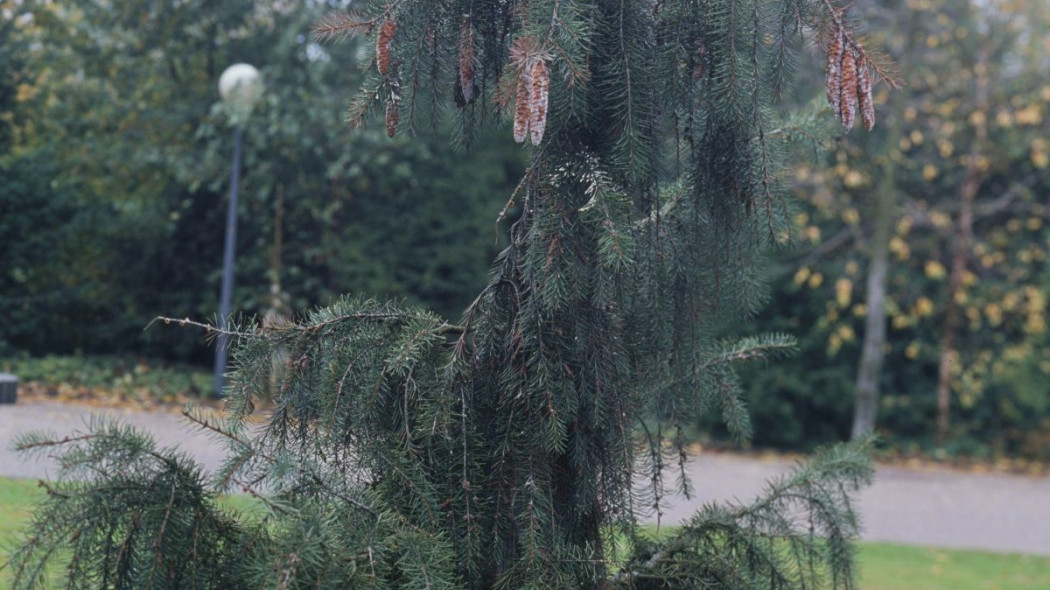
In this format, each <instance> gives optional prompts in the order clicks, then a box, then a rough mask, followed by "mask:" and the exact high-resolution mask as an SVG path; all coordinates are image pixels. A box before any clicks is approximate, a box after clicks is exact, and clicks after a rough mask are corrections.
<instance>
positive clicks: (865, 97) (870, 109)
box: [857, 55, 875, 131]
mask: <svg viewBox="0 0 1050 590" xmlns="http://www.w3.org/2000/svg"><path fill="white" fill-rule="evenodd" d="M857 101H858V102H859V103H860V118H861V120H862V121H864V128H865V129H867V130H868V131H871V130H872V129H873V128H874V127H875V101H874V100H873V99H872V97H871V72H869V71H868V61H867V60H866V59H864V56H863V55H862V56H860V57H859V58H857Z"/></svg>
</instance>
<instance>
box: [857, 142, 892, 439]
mask: <svg viewBox="0 0 1050 590" xmlns="http://www.w3.org/2000/svg"><path fill="white" fill-rule="evenodd" d="M895 169H896V164H894V162H893V161H892V160H890V159H887V161H886V167H885V168H884V173H885V174H884V176H883V178H882V182H881V185H880V186H879V191H878V195H877V197H876V198H877V201H876V203H875V232H874V235H873V236H872V244H871V258H870V260H869V261H868V274H867V290H866V292H865V302H864V303H865V305H866V306H867V308H868V315H867V317H866V318H865V322H864V344H863V347H862V349H861V355H860V366H859V367H858V368H857V389H856V404H855V405H854V407H853V431H852V434H851V437H852V438H854V439H856V438H858V437H861V436H864V435H866V434H868V433H869V432H871V431H872V430H874V429H875V416H876V414H877V413H878V407H879V376H880V374H881V373H882V361H883V359H884V358H885V356H886V355H885V353H884V352H883V347H884V345H885V344H886V275H887V274H888V273H889V266H890V261H889V240H890V228H891V226H892V225H893V207H894V204H895V202H896V190H897V187H896V182H895V180H896V178H895V176H896V175H895V172H896V170H895Z"/></svg>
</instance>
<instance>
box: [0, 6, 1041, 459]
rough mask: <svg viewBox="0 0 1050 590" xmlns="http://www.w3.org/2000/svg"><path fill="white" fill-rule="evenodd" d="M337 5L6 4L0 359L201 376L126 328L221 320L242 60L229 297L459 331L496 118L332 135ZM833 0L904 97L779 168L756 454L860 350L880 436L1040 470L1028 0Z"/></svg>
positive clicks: (1031, 10) (1037, 23) (755, 406)
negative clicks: (225, 77)
mask: <svg viewBox="0 0 1050 590" xmlns="http://www.w3.org/2000/svg"><path fill="white" fill-rule="evenodd" d="M342 5H343V3H342V2H335V1H333V2H306V3H292V2H280V1H275V0H266V1H249V0H232V1H226V0H224V1H221V2H220V1H217V0H186V1H184V2H179V3H144V2H138V1H134V0H114V1H112V2H105V3H103V2H77V3H64V2H51V1H43V0H0V260H2V261H3V262H2V266H0V318H2V319H0V356H2V357H4V358H5V359H6V360H5V361H4V366H6V367H8V368H14V369H19V368H22V369H24V370H25V371H27V374H30V373H32V374H34V375H35V374H36V373H34V371H36V372H38V373H39V372H40V371H44V372H47V371H51V372H52V373H54V375H66V376H68V380H75V379H76V375H78V374H82V373H78V372H77V371H75V370H73V369H71V368H69V367H66V366H65V365H62V361H58V360H54V359H53V357H46V355H56V354H57V355H71V354H72V355H76V354H81V355H88V356H85V357H83V359H81V360H82V362H83V363H85V364H96V365H99V366H101V367H103V369H102V372H101V374H103V375H104V377H101V378H102V379H103V380H110V381H112V380H114V379H119V378H121V374H123V373H122V371H123V372H124V373H134V371H135V370H136V369H135V367H137V366H142V365H143V362H132V363H130V364H126V366H125V365H122V364H121V362H119V361H114V360H112V359H113V358H114V357H112V356H107V357H97V356H90V355H122V354H123V355H128V354H130V355H133V356H138V357H144V358H146V357H148V358H150V359H155V360H151V361H150V362H148V363H145V366H149V367H154V366H162V365H163V364H164V363H174V362H190V363H196V364H197V365H199V366H206V364H207V362H208V360H209V359H210V353H209V350H208V347H207V345H206V344H205V343H204V342H203V341H202V339H201V337H200V335H199V333H195V332H190V331H185V330H177V329H171V328H167V329H165V328H158V327H154V328H152V329H150V330H147V331H143V327H144V326H145V325H146V324H147V323H148V322H149V321H150V320H151V319H152V318H153V317H155V316H157V315H168V316H175V317H183V316H187V317H191V318H197V319H208V318H211V317H213V316H214V314H215V312H216V308H217V299H218V291H219V275H220V266H221V247H222V236H223V215H224V211H225V198H226V195H225V192H226V190H227V182H228V173H229V168H228V167H229V160H230V152H231V149H232V138H231V132H230V129H229V128H228V126H227V124H226V117H225V114H224V113H223V111H222V107H221V105H220V104H219V100H218V96H217V91H216V82H217V79H218V76H219V74H220V73H221V72H222V70H223V69H224V68H225V67H226V66H227V65H229V64H232V63H235V62H239V61H246V62H249V63H252V64H253V65H255V66H256V67H258V68H259V69H260V70H261V72H262V75H263V78H264V80H265V83H266V86H267V91H266V95H265V99H264V100H263V101H262V103H261V104H260V105H258V106H257V108H256V111H255V113H254V115H253V117H252V119H251V120H250V122H249V125H248V127H247V130H246V133H245V139H246V144H245V165H244V185H243V187H242V200H241V210H240V212H239V213H240V225H239V228H238V230H239V234H238V259H237V264H238V267H237V278H236V284H237V290H236V296H235V307H236V308H237V309H239V310H241V311H242V312H243V313H244V314H246V315H251V316H254V315H262V314H265V313H267V312H270V311H278V312H282V313H286V314H287V313H290V312H291V311H292V310H302V309H304V308H308V307H311V306H314V305H318V304H322V303H324V302H326V301H329V300H331V299H332V298H333V297H334V296H336V295H339V294H342V293H347V292H350V293H362V294H368V295H376V296H391V297H397V298H404V299H407V300H409V301H410V302H413V303H420V304H423V305H426V306H428V307H431V308H433V309H435V310H436V311H438V312H440V313H441V314H443V315H446V316H448V317H452V318H455V317H457V315H458V313H459V312H460V310H462V308H463V307H464V306H465V305H466V304H467V303H469V301H470V299H471V298H472V297H473V296H474V294H475V293H476V292H477V290H478V289H479V288H480V286H481V285H483V283H484V279H485V276H486V274H487V272H488V265H489V262H490V261H491V260H492V258H493V256H494V254H495V253H496V251H497V250H498V248H499V247H500V245H499V244H500V240H501V239H502V234H501V230H500V228H499V227H498V226H497V224H496V222H495V220H496V218H497V216H498V214H499V211H500V210H501V209H502V207H503V205H504V203H505V202H506V199H507V198H508V196H509V195H510V194H511V192H512V190H513V187H514V186H515V184H516V182H517V180H518V178H519V177H520V176H521V173H522V167H523V158H522V157H521V154H520V151H519V149H518V148H516V147H515V146H514V145H513V143H512V142H511V141H510V138H509V134H508V133H507V132H505V131H501V130H496V131H495V132H494V133H493V134H491V135H487V136H481V137H479V138H477V140H476V142H475V145H473V146H471V148H470V149H469V150H467V151H462V150H456V149H454V148H451V147H449V146H448V144H447V142H446V141H445V140H442V139H432V138H428V137H426V136H423V137H417V138H411V139H409V138H403V137H399V138H397V139H395V140H389V139H387V138H386V137H385V136H384V135H383V133H382V130H381V129H379V128H378V127H375V126H366V127H365V128H364V129H362V130H358V131H354V130H351V129H350V128H349V127H348V126H347V125H346V124H345V122H344V121H343V114H344V110H345V106H346V104H347V102H348V100H349V98H350V96H351V94H352V93H353V91H354V90H355V89H356V87H357V84H358V81H359V76H360V74H359V68H358V67H357V65H358V64H357V58H358V56H359V55H360V52H359V45H358V44H356V43H341V44H335V45H325V46H320V45H317V44H316V43H314V42H313V40H312V36H311V33H310V29H311V27H312V26H313V24H314V23H315V22H316V21H317V20H318V18H319V17H320V15H322V14H324V13H326V12H328V11H329V10H333V9H339V8H340V7H342ZM852 10H853V11H854V12H855V13H857V14H859V13H861V12H863V13H865V14H864V20H865V21H866V22H867V23H868V24H869V29H870V32H871V36H872V41H871V42H870V43H877V44H878V46H880V47H883V48H884V50H885V51H886V52H887V53H888V54H889V55H890V56H891V57H893V59H894V60H895V62H896V64H897V68H898V70H899V73H900V80H901V81H902V82H903V84H904V85H903V89H902V90H901V91H897V92H890V91H889V90H888V89H886V88H885V87H881V86H880V87H878V88H877V97H876V104H877V108H878V112H879V116H880V118H881V121H880V124H879V125H878V126H877V127H876V130H875V131H874V132H872V133H864V132H862V131H860V130H854V131H853V132H851V133H849V134H847V135H845V136H844V137H842V138H840V139H838V140H836V141H835V142H834V143H833V144H832V145H831V149H830V150H829V151H828V152H827V153H824V154H820V155H819V156H818V161H817V163H811V164H807V165H800V166H799V167H798V168H796V169H795V170H794V179H793V186H794V187H795V193H796V196H797V210H798V213H797V216H796V221H797V226H798V240H796V243H795V245H794V246H793V247H792V248H789V249H785V250H784V251H781V252H778V253H775V255H774V256H773V259H772V264H771V265H770V276H769V282H770V286H771V293H772V296H771V300H770V304H769V305H768V306H767V307H766V308H765V310H764V311H762V312H761V313H760V314H759V316H758V317H757V318H755V320H754V322H752V324H751V325H748V326H745V327H744V329H745V330H753V331H754V332H756V333H758V332H769V331H774V330H775V331H785V332H789V333H792V334H795V335H796V336H798V338H799V341H800V353H799V354H798V355H796V356H795V357H793V358H791V359H789V360H786V361H780V362H777V363H775V364H772V365H767V366H755V367H752V368H750V369H749V370H745V371H744V375H743V376H742V377H743V379H744V382H745V386H746V388H747V390H748V392H749V401H750V404H751V410H752V414H753V416H754V421H755V438H754V441H753V442H754V444H755V445H757V446H772V447H778V448H787V449H805V448H809V447H812V446H814V445H818V444H821V443H824V442H827V441H831V440H840V439H845V438H848V437H849V436H850V434H851V425H852V424H853V422H854V418H853V413H854V407H855V392H856V390H857V388H858V385H859V384H858V373H859V372H861V373H862V370H861V369H862V366H861V365H862V363H863V362H871V361H870V359H871V358H875V357H878V358H879V359H880V360H881V362H882V365H881V367H876V368H877V369H878V370H876V371H875V376H876V379H875V384H876V386H877V391H878V398H877V402H876V409H877V411H876V413H875V428H876V430H877V431H878V432H880V433H881V434H882V435H883V437H884V440H886V441H887V443H888V444H889V445H890V446H892V447H893V448H895V449H897V450H900V451H905V452H909V451H935V452H943V453H948V454H952V455H955V454H962V455H977V456H995V455H1001V454H1008V455H1020V456H1025V457H1030V458H1039V459H1043V460H1047V459H1050V335H1048V332H1047V325H1046V314H1047V311H1048V310H1047V298H1048V293H1050V268H1048V261H1047V251H1048V249H1050V230H1048V224H1050V199H1048V195H1050V170H1048V164H1050V139H1048V138H1050V129H1048V127H1050V123H1048V122H1047V120H1046V115H1047V109H1048V108H1050V75H1048V73H1050V58H1048V57H1047V56H1050V36H1048V35H1047V31H1048V27H1047V25H1048V20H1050V5H1048V3H1047V2H1042V1H1039V2H1022V1H1015V0H986V1H981V2H977V1H971V2H957V1H950V0H881V1H876V0H866V1H858V2H856V3H854V5H853V8H852ZM364 42H368V39H366V40H365V41H364ZM809 55H810V57H812V58H813V61H812V62H808V61H807V62H806V63H803V64H799V75H803V76H811V77H812V84H810V85H809V86H808V90H807V89H803V90H802V91H800V92H798V93H797V94H795V95H793V96H791V97H787V98H785V103H787V105H786V106H787V107H788V108H792V107H798V106H802V105H805V104H808V103H809V102H811V101H812V99H814V97H817V96H819V95H821V94H822V93H823V90H822V89H821V88H820V86H821V85H822V75H823V72H822V66H821V65H820V64H819V63H817V56H816V52H809ZM449 92H450V93H451V92H452V89H451V88H450V89H449ZM823 116H824V117H826V118H827V117H830V115H829V114H828V113H824V115H823ZM435 124H440V123H435ZM803 131H804V130H803ZM880 261H881V267H882V268H884V272H883V273H882V274H881V275H880V273H879V272H877V271H878V269H879V268H880ZM873 280H874V281H876V283H878V281H881V283H879V284H882V285H883V286H884V287H885V296H884V297H879V296H878V294H877V292H876V291H877V290H873V289H872V288H871V285H872V284H874V283H873V282H872V281H873ZM872 309H883V310H885V318H884V319H882V318H879V316H877V315H876V316H875V322H876V323H877V324H879V323H881V325H883V326H884V327H885V335H884V336H883V337H881V338H876V337H874V336H877V334H875V332H874V331H873V330H871V326H870V325H869V324H870V322H869V320H870V319H871V318H870V315H871V314H870V311H871V310H872ZM733 329H734V330H735V331H736V332H739V331H740V327H739V326H734V327H733ZM866 337H867V338H868V340H869V343H868V346H869V348H870V349H871V350H872V351H874V352H877V353H878V354H877V355H874V354H872V355H868V356H867V357H865V355H863V354H862V352H863V349H864V347H865V339H866ZM30 357H38V358H35V359H33V358H30ZM39 357H45V358H44V359H41V358H39ZM862 357H864V358H869V360H868V361H862ZM99 358H103V359H109V360H105V361H99V360H98V359H99ZM96 361H97V362H96ZM176 366H183V365H176ZM48 367H50V369H49V368H48ZM121 367H124V368H121ZM125 369H126V370H125ZM151 370H152V369H151ZM139 372H140V373H142V371H141V370H140V371H139ZM83 374H99V373H98V371H95V372H94V373H92V372H90V371H88V372H87V373H83ZM40 378H41V379H43V378H44V377H40ZM191 381H192V383H191ZM198 382H199V383H201V384H203V385H201V387H206V386H207V385H206V380H205V379H197V378H195V379H193V380H188V381H187V382H186V383H187V385H186V387H187V388H194V389H196V388H197V387H198V386H197V385H196V384H197V383H198ZM165 383H178V380H171V379H167V380H166V381H165ZM697 432H698V436H705V437H714V438H718V437H719V436H720V433H719V431H718V429H717V427H715V426H714V425H711V424H698V425H697Z"/></svg>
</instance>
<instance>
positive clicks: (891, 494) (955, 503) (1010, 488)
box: [0, 404, 1050, 555]
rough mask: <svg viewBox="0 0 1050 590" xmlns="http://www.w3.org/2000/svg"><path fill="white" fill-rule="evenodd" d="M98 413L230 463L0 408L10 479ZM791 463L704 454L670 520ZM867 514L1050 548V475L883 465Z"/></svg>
mask: <svg viewBox="0 0 1050 590" xmlns="http://www.w3.org/2000/svg"><path fill="white" fill-rule="evenodd" d="M92 413H96V414H106V415H110V416H116V417H119V418H121V419H123V420H125V421H128V422H131V423H133V424H135V425H136V426H138V427H139V428H142V429H144V430H147V431H149V432H151V433H153V435H154V436H155V437H156V438H157V440H158V441H159V442H160V444H161V446H168V445H179V446H181V447H182V448H183V449H185V450H186V451H188V452H189V453H191V454H192V455H193V456H195V457H197V459H198V460H199V461H201V463H203V464H204V465H205V467H207V468H208V469H214V468H215V467H216V466H217V465H218V464H219V463H220V462H221V460H222V449H221V447H219V446H217V445H215V444H214V443H213V442H212V441H211V439H210V438H209V437H208V436H207V435H204V434H202V433H200V432H197V431H194V430H192V429H191V428H190V427H188V426H187V425H186V424H185V422H183V421H182V419H181V417H180V416H179V415H177V414H171V413H145V412H135V411H127V410H113V409H96V408H87V407H83V406H68V405H59V404H20V405H16V406H0V476H3V477H33V478H39V477H47V475H48V473H49V472H52V473H53V472H54V468H53V466H50V465H49V464H48V462H47V460H39V461H25V460H23V459H22V457H20V456H19V455H17V454H16V453H13V452H12V451H11V449H10V447H11V444H12V441H13V440H14V438H15V436H16V435H17V434H18V433H20V432H22V431H25V430H49V431H52V432H55V433H58V434H67V433H70V432H72V431H73V430H76V429H82V428H83V427H84V425H85V424H86V420H87V419H88V417H89V416H90V414H92ZM791 467H792V465H791V464H790V463H787V462H782V461H768V460H760V459H752V458H747V457H740V456H736V455H731V454H704V455H701V456H699V457H695V458H694V459H692V460H691V461H690V463H689V466H688V468H689V476H690V478H691V479H692V480H693V483H694V484H695V487H696V492H697V494H696V495H697V497H696V498H694V499H693V500H691V501H688V502H686V501H679V502H678V503H677V504H674V505H671V506H670V507H669V508H667V509H665V511H664V517H663V522H664V523H668V524H673V523H677V522H681V521H682V520H684V519H686V518H688V517H689V515H690V514H691V513H692V512H693V511H694V510H695V509H696V507H698V506H700V505H701V504H703V503H705V502H709V501H714V500H732V499H739V500H742V501H747V500H750V499H751V498H753V497H754V496H755V495H757V494H759V493H760V492H761V491H762V487H763V485H764V482H765V481H766V480H767V479H769V478H770V477H774V476H777V475H779V474H782V473H785V472H786V471H788V470H790V469H791ZM860 512H861V514H862V515H863V518H864V524H865V531H864V538H865V539H867V540H873V541H893V542H898V543H909V544H915V545H929V546H936V547H950V548H968V549H986V550H992V551H1010V552H1023V553H1034V554H1042V555H1050V478H1037V477H1027V476H1017V475H1003V474H970V473H959V472H954V471H948V470H938V469H932V470H931V469H924V470H911V469H905V468H900V467H893V466H880V467H879V468H878V475H877V476H876V479H875V485H873V486H872V487H871V488H869V489H867V490H865V491H864V492H863V493H862V494H861V497H860Z"/></svg>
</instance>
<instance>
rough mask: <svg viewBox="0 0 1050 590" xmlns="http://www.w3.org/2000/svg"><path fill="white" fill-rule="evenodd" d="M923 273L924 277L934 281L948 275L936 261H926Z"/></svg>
mask: <svg viewBox="0 0 1050 590" xmlns="http://www.w3.org/2000/svg"><path fill="white" fill-rule="evenodd" d="M925 271H926V276H927V277H929V278H931V279H934V280H940V279H943V278H944V277H945V275H947V274H948V271H947V269H945V268H944V265H943V264H941V263H940V261H937V260H927V261H926V266H925Z"/></svg>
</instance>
